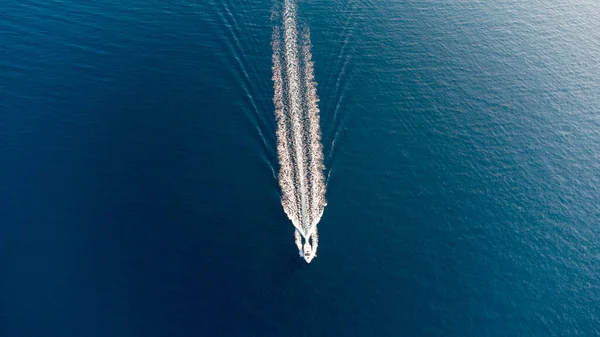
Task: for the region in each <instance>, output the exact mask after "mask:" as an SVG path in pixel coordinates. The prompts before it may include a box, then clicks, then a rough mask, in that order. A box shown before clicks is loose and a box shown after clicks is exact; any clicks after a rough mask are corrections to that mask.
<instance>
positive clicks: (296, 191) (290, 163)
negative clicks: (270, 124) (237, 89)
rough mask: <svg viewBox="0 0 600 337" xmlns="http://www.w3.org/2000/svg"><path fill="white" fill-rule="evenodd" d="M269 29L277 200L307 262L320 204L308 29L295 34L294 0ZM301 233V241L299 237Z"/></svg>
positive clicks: (321, 167)
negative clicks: (275, 136)
mask: <svg viewBox="0 0 600 337" xmlns="http://www.w3.org/2000/svg"><path fill="white" fill-rule="evenodd" d="M279 17H281V20H282V22H281V23H280V24H279V25H276V26H275V27H274V29H273V38H272V46H273V84H274V88H273V89H274V95H273V103H274V105H275V116H276V120H277V155H278V158H279V164H280V171H279V185H280V187H281V192H282V198H281V202H282V205H283V209H284V211H285V213H286V214H287V216H288V217H289V218H290V220H291V221H292V223H293V225H294V227H295V228H296V230H295V232H294V237H295V241H296V245H297V247H298V250H299V253H300V255H301V256H302V257H304V259H305V260H306V262H308V263H310V261H312V259H313V258H314V257H315V256H316V251H317V246H318V234H317V224H318V223H319V221H320V219H321V216H322V215H323V211H324V209H325V205H326V204H327V203H326V200H325V179H324V177H323V170H324V165H323V146H322V144H321V130H320V119H319V107H318V102H319V98H318V96H317V89H316V85H317V84H316V81H315V78H314V62H313V61H312V54H311V51H310V50H311V43H310V32H309V30H308V28H306V29H305V30H304V31H303V33H302V35H301V36H299V34H298V25H297V21H296V17H297V6H296V1H295V0H284V4H283V9H282V13H280V16H279ZM302 238H304V244H303V243H302Z"/></svg>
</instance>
